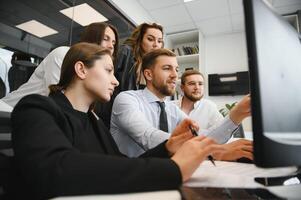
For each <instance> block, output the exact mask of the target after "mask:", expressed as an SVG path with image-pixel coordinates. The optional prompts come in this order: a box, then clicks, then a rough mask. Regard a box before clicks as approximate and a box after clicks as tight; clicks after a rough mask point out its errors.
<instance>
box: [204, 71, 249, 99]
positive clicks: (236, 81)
mask: <svg viewBox="0 0 301 200" xmlns="http://www.w3.org/2000/svg"><path fill="white" fill-rule="evenodd" d="M208 79H209V80H208V82H209V96H219V95H245V94H248V93H249V74H248V72H236V73H231V74H209V75H208Z"/></svg>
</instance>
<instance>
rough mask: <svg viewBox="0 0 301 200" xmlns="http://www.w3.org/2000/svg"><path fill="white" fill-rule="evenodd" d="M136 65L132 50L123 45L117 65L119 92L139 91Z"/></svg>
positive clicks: (119, 51) (116, 74) (116, 73)
mask: <svg viewBox="0 0 301 200" xmlns="http://www.w3.org/2000/svg"><path fill="white" fill-rule="evenodd" d="M134 64H135V58H134V55H133V52H132V48H131V47H130V46H128V45H122V46H121V47H120V49H119V50H118V56H117V58H116V63H115V76H116V78H117V80H118V81H119V86H118V90H117V91H118V92H122V91H127V90H137V89H139V88H137V85H136V72H135V69H134Z"/></svg>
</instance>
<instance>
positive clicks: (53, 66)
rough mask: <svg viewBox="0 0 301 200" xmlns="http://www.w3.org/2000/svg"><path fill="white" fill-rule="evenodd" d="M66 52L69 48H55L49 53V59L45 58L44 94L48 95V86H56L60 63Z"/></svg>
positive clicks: (59, 73)
mask: <svg viewBox="0 0 301 200" xmlns="http://www.w3.org/2000/svg"><path fill="white" fill-rule="evenodd" d="M68 50H69V47H59V48H56V49H54V50H53V51H52V52H51V54H50V55H49V57H48V56H47V57H46V58H45V60H44V61H45V62H44V64H43V68H44V71H45V75H44V78H45V91H47V92H46V94H48V93H49V89H48V87H49V85H52V84H57V83H58V82H59V80H60V75H61V67H62V63H63V60H64V58H65V55H66V53H67V51H68Z"/></svg>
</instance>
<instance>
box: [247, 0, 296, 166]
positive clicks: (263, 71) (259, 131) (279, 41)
mask: <svg viewBox="0 0 301 200" xmlns="http://www.w3.org/2000/svg"><path fill="white" fill-rule="evenodd" d="M244 9H245V24H246V35H247V49H248V61H249V73H250V88H251V99H252V103H251V106H252V126H253V138H254V157H255V164H256V165H258V166H261V167H278V166H291V165H295V166H301V41H300V35H299V34H298V33H297V31H296V30H295V29H294V28H293V27H292V26H291V24H289V23H288V22H287V21H285V20H284V18H283V17H282V16H280V15H278V14H276V12H275V11H274V10H273V9H272V8H271V7H270V6H269V5H268V4H266V3H265V2H263V1H262V0H245V1H244Z"/></svg>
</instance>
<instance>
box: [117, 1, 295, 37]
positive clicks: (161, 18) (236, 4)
mask: <svg viewBox="0 0 301 200" xmlns="http://www.w3.org/2000/svg"><path fill="white" fill-rule="evenodd" d="M112 1H114V2H115V3H116V4H117V6H118V3H119V4H120V3H122V2H124V1H128V3H130V2H133V1H135V2H137V3H138V4H139V5H140V6H141V7H142V9H144V11H145V13H146V15H148V16H150V17H151V19H152V20H153V21H154V22H158V23H160V24H162V25H163V26H164V28H165V32H166V33H175V32H182V31H185V30H193V29H200V31H201V32H202V33H203V34H204V35H205V36H211V35H218V34H225V33H233V32H241V31H244V15H243V6H242V0H194V1H190V2H186V3H184V1H183V0H120V1H119V0H112ZM268 1H269V2H270V3H271V4H272V5H273V6H274V7H275V9H276V11H278V12H279V13H280V14H286V13H292V12H295V11H296V10H300V9H301V0H268ZM120 8H121V9H122V7H120ZM131 14H133V15H134V13H128V15H129V17H130V18H131Z"/></svg>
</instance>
